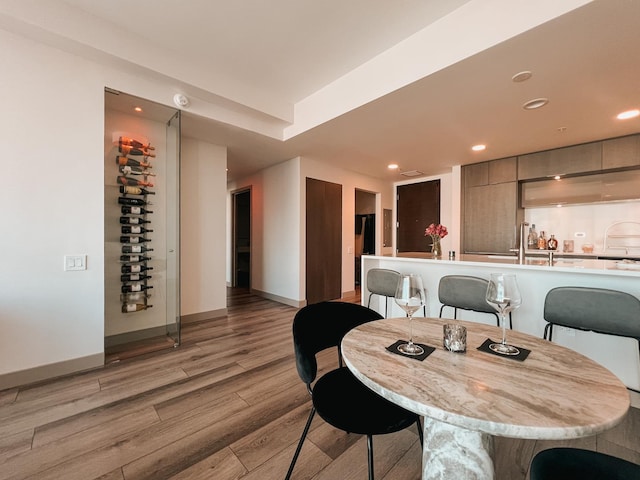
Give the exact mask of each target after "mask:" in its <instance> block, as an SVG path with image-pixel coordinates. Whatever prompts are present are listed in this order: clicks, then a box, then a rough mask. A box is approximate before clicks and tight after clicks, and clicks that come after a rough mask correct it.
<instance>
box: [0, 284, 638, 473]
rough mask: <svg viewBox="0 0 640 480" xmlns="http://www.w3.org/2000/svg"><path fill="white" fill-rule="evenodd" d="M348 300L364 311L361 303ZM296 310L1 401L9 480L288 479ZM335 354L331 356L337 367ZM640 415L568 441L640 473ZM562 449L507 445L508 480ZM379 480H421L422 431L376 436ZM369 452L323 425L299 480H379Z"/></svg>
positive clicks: (245, 305) (196, 335)
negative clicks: (635, 465)
mask: <svg viewBox="0 0 640 480" xmlns="http://www.w3.org/2000/svg"><path fill="white" fill-rule="evenodd" d="M349 301H358V299H357V298H354V299H349ZM295 312H296V309H294V308H292V307H288V306H285V305H282V304H279V303H276V302H272V301H269V300H265V299H262V298H259V297H256V296H252V295H249V294H248V293H242V292H237V291H236V292H234V294H232V295H230V297H229V315H228V317H226V318H222V319H215V320H210V321H205V322H199V323H192V324H187V325H185V326H183V342H182V345H181V346H180V347H179V348H177V349H172V350H164V351H161V352H153V353H147V354H145V355H142V356H138V357H135V358H128V359H126V360H122V361H120V362H117V363H113V364H110V365H108V366H106V367H104V368H101V369H97V370H93V371H90V372H85V373H81V374H76V375H73V376H70V377H65V378H61V379H57V380H54V381H50V382H45V383H42V384H38V385H31V386H26V387H23V388H14V389H9V390H4V391H1V392H0V480H2V479H27V478H28V479H38V480H46V479H56V480H57V479H65V480H75V479H77V480H90V479H95V478H100V479H103V480H132V479H149V480H160V479H175V480H178V479H179V480H185V479H193V480H198V479H213V480H238V479H242V480H271V479H276V480H278V479H282V478H284V475H285V473H286V471H287V468H288V466H289V462H290V460H291V456H292V455H293V451H294V449H295V446H296V443H297V441H298V439H299V436H300V434H301V432H302V429H303V426H304V423H305V421H306V418H307V415H308V413H309V408H310V402H309V397H308V394H307V392H306V389H305V387H304V385H303V384H302V382H301V381H300V379H299V377H298V375H297V373H296V369H295V363H294V357H293V347H292V342H291V321H292V318H293V316H294V314H295ZM334 360H335V358H334V356H333V355H332V356H331V357H329V356H323V359H322V362H321V366H322V368H326V366H327V365H328V362H329V361H331V362H333V361H334ZM638 432H640V415H639V414H638V410H637V409H632V410H631V413H630V414H629V416H628V418H627V420H626V421H625V422H624V423H623V424H622V425H620V426H618V427H616V428H614V429H612V430H611V431H609V432H606V433H605V434H603V435H599V436H598V437H590V438H586V439H581V440H576V441H573V442H567V443H570V444H573V445H580V446H584V447H586V448H592V449H598V450H603V451H608V452H611V453H613V454H616V455H618V456H623V457H625V458H629V459H631V460H634V461H637V462H639V463H640V453H639V452H640V438H639V433H638ZM555 444H557V443H551V442H535V441H521V440H512V439H505V438H497V439H496V442H495V457H496V470H497V478H498V479H504V480H519V479H525V478H526V472H527V468H528V465H529V461H530V459H531V457H532V455H533V453H535V452H536V451H538V450H540V449H542V448H546V447H548V446H551V445H555ZM374 448H375V467H376V478H377V479H378V480H418V479H419V478H420V461H421V458H420V444H419V441H418V437H417V434H416V432H415V429H411V430H405V431H403V432H399V433H397V434H392V435H387V436H380V437H376V438H375V440H374ZM366 466H367V462H366V442H365V441H364V439H363V438H361V437H360V436H358V435H353V434H345V433H342V432H339V431H336V430H334V429H333V428H331V427H329V426H328V425H326V424H325V423H324V422H323V421H322V420H321V419H319V418H317V417H316V419H315V420H314V422H313V425H312V431H311V432H310V434H309V437H308V439H307V441H306V442H305V446H304V448H303V450H302V453H301V456H300V459H299V460H298V464H297V466H296V469H295V471H294V475H293V478H294V480H302V479H304V480H309V479H314V480H337V479H354V480H356V479H362V480H364V479H366V478H367V473H366V468H367V467H366Z"/></svg>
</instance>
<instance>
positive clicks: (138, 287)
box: [121, 283, 153, 293]
mask: <svg viewBox="0 0 640 480" xmlns="http://www.w3.org/2000/svg"><path fill="white" fill-rule="evenodd" d="M150 288H153V285H144V284H143V283H131V284H129V285H122V288H121V290H122V293H129V292H143V291H145V290H149V289H150Z"/></svg>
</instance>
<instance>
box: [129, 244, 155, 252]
mask: <svg viewBox="0 0 640 480" xmlns="http://www.w3.org/2000/svg"><path fill="white" fill-rule="evenodd" d="M145 252H153V248H147V247H145V246H144V245H123V246H122V253H145Z"/></svg>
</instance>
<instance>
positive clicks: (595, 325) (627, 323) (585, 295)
mask: <svg viewBox="0 0 640 480" xmlns="http://www.w3.org/2000/svg"><path fill="white" fill-rule="evenodd" d="M543 316H544V319H545V320H546V321H547V325H546V326H545V327H544V334H543V338H545V339H547V340H551V339H552V336H553V326H554V325H559V326H561V327H568V328H575V329H578V330H585V331H591V332H595V333H604V334H607V335H616V336H619V337H629V338H635V339H636V340H638V346H639V348H640V300H638V299H637V298H636V297H634V296H633V295H630V294H628V293H624V292H618V291H616V290H608V289H604V288H591V287H557V288H553V289H551V290H549V292H548V293H547V296H546V297H545V300H544V313H543Z"/></svg>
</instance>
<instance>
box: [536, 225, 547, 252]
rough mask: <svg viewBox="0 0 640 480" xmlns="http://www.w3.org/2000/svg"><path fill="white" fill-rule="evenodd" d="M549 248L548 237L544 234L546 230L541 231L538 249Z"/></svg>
mask: <svg viewBox="0 0 640 480" xmlns="http://www.w3.org/2000/svg"><path fill="white" fill-rule="evenodd" d="M546 249H547V239H546V238H545V236H544V230H541V231H540V236H539V237H538V250H546Z"/></svg>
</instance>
